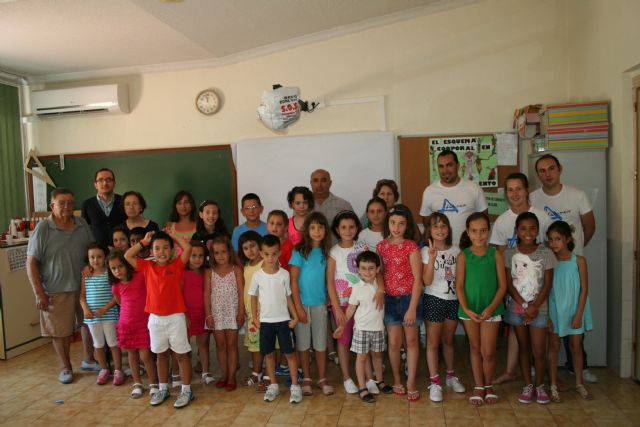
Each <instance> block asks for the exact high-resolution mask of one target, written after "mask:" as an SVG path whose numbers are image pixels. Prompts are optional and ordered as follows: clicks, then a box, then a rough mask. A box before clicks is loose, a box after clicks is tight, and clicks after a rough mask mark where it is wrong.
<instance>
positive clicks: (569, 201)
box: [531, 154, 598, 382]
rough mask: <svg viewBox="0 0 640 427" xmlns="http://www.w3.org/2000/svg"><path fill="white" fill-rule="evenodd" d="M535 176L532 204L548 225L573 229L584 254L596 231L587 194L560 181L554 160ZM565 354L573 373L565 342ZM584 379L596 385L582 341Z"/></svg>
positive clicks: (541, 162) (541, 163) (541, 164)
mask: <svg viewBox="0 0 640 427" xmlns="http://www.w3.org/2000/svg"><path fill="white" fill-rule="evenodd" d="M535 166H536V174H537V175H538V179H539V180H540V183H541V184H542V188H540V189H538V190H536V191H534V192H533V193H531V204H532V205H533V206H535V207H537V208H538V209H541V210H543V211H545V212H546V213H547V215H548V216H549V218H550V219H551V222H552V223H553V222H554V221H559V220H562V221H565V222H566V223H568V224H569V225H570V226H571V229H572V230H573V241H574V243H575V245H576V247H575V249H574V251H575V253H576V254H578V255H583V251H584V247H585V246H587V244H588V243H589V241H590V240H591V238H592V237H593V234H594V233H595V232H596V219H595V216H594V215H593V208H592V207H591V201H590V200H589V198H588V197H587V195H586V193H585V192H584V191H582V190H580V189H578V188H575V187H571V186H569V185H566V184H562V183H561V182H560V175H561V174H562V165H561V164H560V161H559V160H558V158H557V157H555V156H554V155H552V154H545V155H543V156H540V158H539V159H538V160H536V165H535ZM564 344H565V346H564V347H565V350H566V352H567V367H568V368H569V370H573V366H572V363H571V349H570V348H569V345H568V341H567V340H566V339H565V340H564ZM582 354H583V358H584V360H583V362H584V371H583V378H584V379H585V381H588V382H597V381H598V378H597V377H596V376H595V375H593V374H592V373H591V372H589V370H588V369H587V353H586V352H585V351H584V341H583V350H582Z"/></svg>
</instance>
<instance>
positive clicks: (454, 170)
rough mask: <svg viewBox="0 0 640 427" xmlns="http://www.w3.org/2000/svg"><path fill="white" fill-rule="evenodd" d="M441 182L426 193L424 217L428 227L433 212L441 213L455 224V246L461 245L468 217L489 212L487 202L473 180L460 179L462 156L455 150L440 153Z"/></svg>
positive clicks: (424, 197) (452, 224)
mask: <svg viewBox="0 0 640 427" xmlns="http://www.w3.org/2000/svg"><path fill="white" fill-rule="evenodd" d="M437 162H438V173H439V174H440V180H439V181H435V182H432V183H431V184H430V185H429V186H428V187H427V188H426V189H425V190H424V193H423V194H422V207H421V208H420V216H422V222H423V224H424V225H425V227H427V226H428V223H427V221H428V217H429V215H431V214H432V213H433V212H441V213H443V214H445V215H446V216H447V218H449V222H450V223H451V230H452V237H453V244H455V245H457V244H458V243H459V242H460V235H461V234H462V232H463V231H464V230H465V228H466V224H465V222H466V221H467V217H468V216H469V215H471V214H472V213H474V212H485V213H486V212H487V201H486V200H485V198H484V193H483V191H482V189H481V188H480V186H479V185H478V184H476V183H475V182H473V181H468V180H466V179H462V178H460V176H459V175H458V169H459V168H460V163H458V156H457V155H456V153H455V152H453V151H451V150H443V151H441V152H440V154H438V160H437Z"/></svg>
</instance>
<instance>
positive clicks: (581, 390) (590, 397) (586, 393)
mask: <svg viewBox="0 0 640 427" xmlns="http://www.w3.org/2000/svg"><path fill="white" fill-rule="evenodd" d="M576 391H577V392H578V394H579V395H580V397H581V398H583V399H584V400H593V395H592V394H591V393H589V390H587V388H586V387H585V386H584V384H578V385H576Z"/></svg>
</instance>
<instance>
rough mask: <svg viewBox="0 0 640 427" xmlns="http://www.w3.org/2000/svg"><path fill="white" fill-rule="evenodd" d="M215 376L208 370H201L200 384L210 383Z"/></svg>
mask: <svg viewBox="0 0 640 427" xmlns="http://www.w3.org/2000/svg"><path fill="white" fill-rule="evenodd" d="M215 380H216V379H215V378H214V377H213V375H211V373H210V372H203V373H202V384H204V385H207V384H211V383H212V382H215Z"/></svg>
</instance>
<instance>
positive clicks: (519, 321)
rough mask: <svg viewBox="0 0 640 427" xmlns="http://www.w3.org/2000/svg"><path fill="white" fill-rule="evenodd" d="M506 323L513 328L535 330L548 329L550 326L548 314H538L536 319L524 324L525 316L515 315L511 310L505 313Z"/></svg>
mask: <svg viewBox="0 0 640 427" xmlns="http://www.w3.org/2000/svg"><path fill="white" fill-rule="evenodd" d="M504 321H505V322H507V323H508V324H510V325H511V326H533V327H534V328H546V327H547V326H548V325H549V316H548V315H547V313H538V315H537V316H536V318H535V319H533V320H532V321H530V322H529V323H527V324H526V325H525V324H524V315H523V314H519V313H515V312H513V311H511V310H509V309H507V310H505V312H504Z"/></svg>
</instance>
